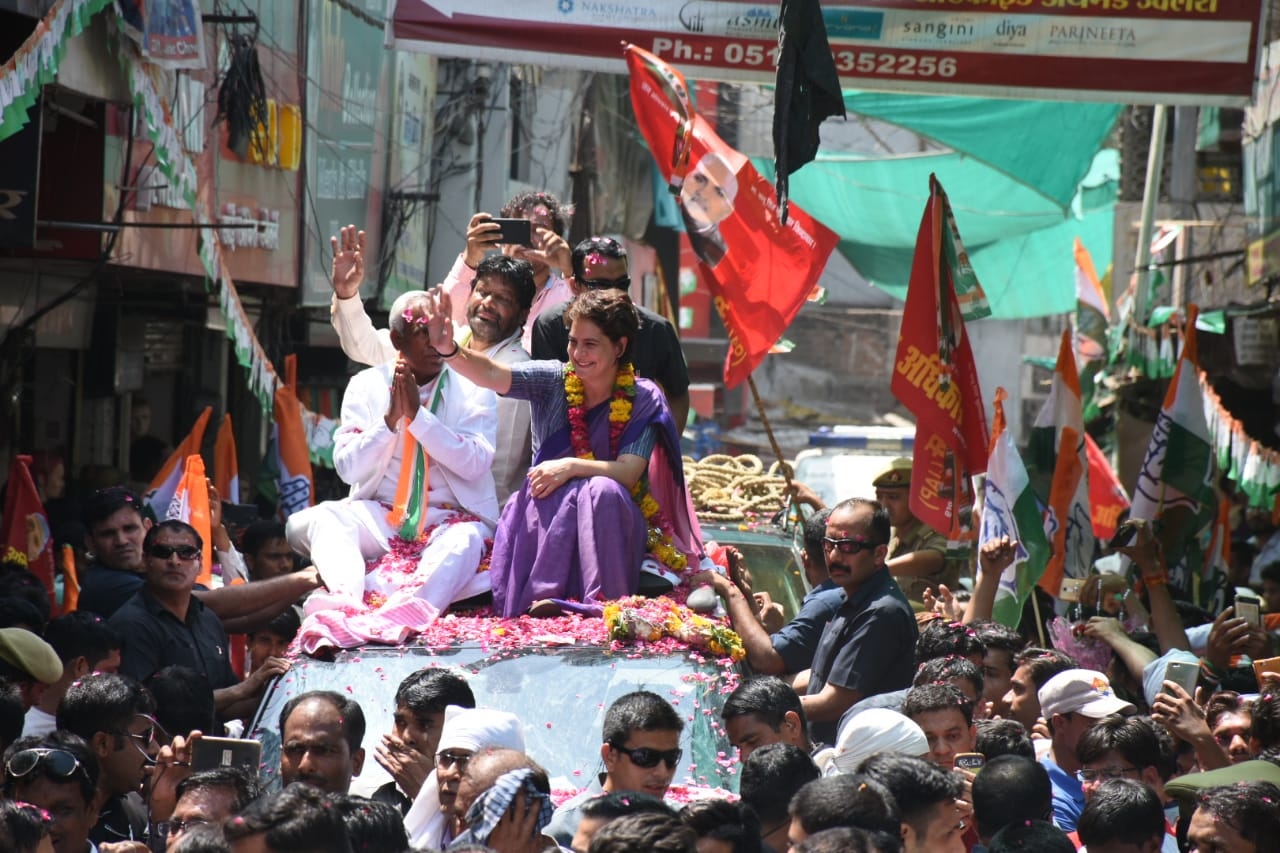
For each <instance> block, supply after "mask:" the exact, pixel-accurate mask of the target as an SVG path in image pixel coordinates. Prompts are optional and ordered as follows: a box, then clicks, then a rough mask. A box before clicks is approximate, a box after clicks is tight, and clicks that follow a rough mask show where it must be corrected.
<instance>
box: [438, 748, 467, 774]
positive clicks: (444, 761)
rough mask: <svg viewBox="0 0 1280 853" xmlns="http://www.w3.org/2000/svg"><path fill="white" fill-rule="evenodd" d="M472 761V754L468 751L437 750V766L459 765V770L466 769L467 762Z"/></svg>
mask: <svg viewBox="0 0 1280 853" xmlns="http://www.w3.org/2000/svg"><path fill="white" fill-rule="evenodd" d="M470 761H471V754H470V753H467V752H437V753H436V766H437V767H452V766H454V765H457V767H458V770H460V771H461V770H466V769H467V764H468V763H469V762H470Z"/></svg>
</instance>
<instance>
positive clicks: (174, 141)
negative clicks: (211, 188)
mask: <svg viewBox="0 0 1280 853" xmlns="http://www.w3.org/2000/svg"><path fill="white" fill-rule="evenodd" d="M117 45H118V53H119V56H120V62H121V64H122V65H123V66H124V72H125V77H126V79H127V80H128V83H129V88H130V91H131V92H132V93H133V100H134V104H135V105H136V107H137V109H138V112H139V114H140V115H141V117H142V121H143V125H144V127H145V128H146V134H147V138H148V139H150V140H151V143H152V145H153V146H154V147H155V156H156V162H157V164H158V166H159V169H160V172H161V174H163V175H164V176H165V178H166V179H168V180H169V181H170V183H171V184H172V185H173V186H174V187H176V188H177V189H178V190H179V191H180V192H181V194H182V197H183V198H184V199H186V201H187V203H188V204H189V205H191V209H192V211H193V212H195V214H196V215H197V216H198V217H199V219H200V220H202V221H205V222H212V221H213V220H214V218H215V217H214V216H213V212H212V210H211V209H210V204H209V198H208V193H207V192H202V191H201V190H205V189H207V188H203V187H199V186H198V185H197V181H196V170H195V166H194V164H193V163H192V162H191V158H190V157H189V156H187V152H186V150H185V149H184V148H183V146H182V141H181V139H180V138H179V135H178V132H177V129H176V128H175V127H174V126H173V118H172V113H171V112H170V110H169V108H168V106H167V104H166V102H165V100H164V97H163V96H162V95H161V94H160V90H161V87H160V85H158V81H157V80H156V79H155V76H156V75H158V74H164V73H165V72H163V71H161V70H160V69H158V68H157V67H155V66H153V65H151V64H150V63H148V62H146V60H144V59H143V58H142V57H141V56H140V55H139V54H138V52H137V48H136V47H135V46H134V45H133V44H132V43H130V42H128V40H126V39H118V40H117ZM198 243H199V246H198V250H197V251H198V252H199V255H200V263H201V265H202V266H203V267H204V270H205V286H206V288H211V287H212V284H213V282H217V284H218V291H219V292H218V307H219V308H220V309H221V311H222V315H223V317H224V318H225V320H226V323H227V339H228V340H229V341H230V342H231V345H232V348H233V349H234V351H235V354H236V361H237V362H238V363H239V364H240V366H241V367H243V368H244V369H245V371H246V373H247V374H248V375H247V381H248V384H249V390H250V391H252V392H253V394H254V395H255V396H256V397H257V398H258V402H259V403H260V404H261V405H262V410H263V412H264V413H267V414H269V413H270V412H271V406H272V401H273V399H274V396H275V390H276V386H277V385H278V384H280V381H281V380H280V376H279V375H278V374H277V373H276V371H275V368H274V367H273V366H272V364H271V359H270V358H269V357H268V356H267V353H266V351H265V350H263V348H262V344H261V343H259V341H258V337H257V335H255V334H254V332H253V325H252V324H251V323H250V322H249V316H248V314H247V313H246V312H245V310H244V304H243V303H242V302H241V301H240V293H239V291H238V290H237V289H236V285H235V281H234V280H233V279H232V278H231V274H230V272H229V270H228V267H227V263H226V258H225V257H224V256H223V247H222V242H221V240H220V239H219V236H218V231H217V229H216V228H212V227H207V228H202V229H200V239H199V241H198ZM302 419H303V424H304V426H305V429H306V434H307V446H308V452H309V455H310V456H311V462H312V464H315V465H325V466H327V467H330V468H332V467H333V434H334V432H336V430H337V428H338V422H337V421H335V420H334V419H333V418H327V417H324V416H323V415H319V414H317V413H315V412H311V411H308V410H307V409H306V407H303V411H302Z"/></svg>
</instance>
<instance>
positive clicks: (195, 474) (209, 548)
mask: <svg viewBox="0 0 1280 853" xmlns="http://www.w3.org/2000/svg"><path fill="white" fill-rule="evenodd" d="M164 518H166V519H176V520H177V521H185V522H186V523H187V524H190V525H191V526H192V527H194V528H195V529H196V532H197V533H199V534H200V540H201V542H203V544H204V548H203V550H202V551H201V554H200V574H199V575H197V576H196V583H199V584H204V585H205V586H208V585H209V581H210V580H211V579H212V578H213V525H212V519H213V516H212V515H211V514H210V513H209V478H208V477H207V476H205V469H204V457H202V456H201V455H200V454H199V453H193V454H191V455H190V456H188V457H187V458H186V459H185V460H183V464H182V475H181V476H180V477H179V478H178V486H177V488H176V489H174V492H173V498H172V499H171V500H170V501H169V506H168V507H167V508H166V509H165V513H164Z"/></svg>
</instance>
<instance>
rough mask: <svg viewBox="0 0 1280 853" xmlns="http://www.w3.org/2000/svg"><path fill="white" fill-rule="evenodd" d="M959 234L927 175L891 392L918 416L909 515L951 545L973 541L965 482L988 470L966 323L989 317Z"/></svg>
mask: <svg viewBox="0 0 1280 853" xmlns="http://www.w3.org/2000/svg"><path fill="white" fill-rule="evenodd" d="M959 236H960V235H959V232H958V231H957V230H956V226H955V221H954V220H953V219H952V216H951V206H950V204H949V203H948V202H947V194H946V193H945V192H944V191H943V189H942V185H941V184H940V183H938V180H937V178H935V177H934V176H932V175H930V176H929V203H928V204H927V205H926V206H925V210H924V216H923V217H921V219H920V232H919V234H918V235H917V237H916V251H915V256H914V258H913V259H912V261H911V280H910V282H909V283H908V285H907V302H906V306H905V307H904V308H903V311H902V330H901V332H900V333H899V335H898V352H897V355H896V357H895V358H894V366H893V378H892V380H891V381H890V384H889V387H890V389H891V390H892V391H893V395H894V396H895V397H897V398H898V400H899V401H900V402H901V403H902V404H903V405H904V406H906V407H907V408H908V409H910V410H911V412H912V413H913V414H914V415H915V416H916V441H915V453H914V456H913V460H912V466H911V495H910V507H911V512H912V514H913V515H915V517H916V518H918V519H920V521H922V522H924V523H925V524H926V525H928V526H929V527H932V528H933V529H934V530H936V531H938V532H939V533H943V534H945V535H946V536H947V539H948V541H950V542H953V543H956V542H964V541H968V542H972V541H973V540H974V538H976V535H977V532H976V529H975V527H976V525H974V524H972V523H970V524H969V525H967V526H964V527H962V524H961V510H964V509H967V508H968V507H969V506H971V501H972V491H971V489H970V488H969V478H970V477H971V476H972V475H973V474H980V473H982V472H983V471H985V470H986V468H987V453H986V449H987V413H986V411H985V410H984V409H983V406H982V389H981V388H980V387H979V385H978V369H977V367H976V365H975V364H974V361H973V349H972V348H971V347H970V345H969V336H968V333H967V332H966V331H965V327H964V321H965V319H974V318H977V317H985V316H987V315H988V314H990V313H991V312H990V310H989V309H988V308H987V307H986V296H985V295H984V294H983V292H982V286H981V285H980V284H979V283H978V279H977V276H975V275H974V272H973V267H972V266H970V264H969V256H968V255H967V254H966V253H965V251H964V245H963V244H962V243H960V241H959ZM962 308H963V309H964V310H963V311H962Z"/></svg>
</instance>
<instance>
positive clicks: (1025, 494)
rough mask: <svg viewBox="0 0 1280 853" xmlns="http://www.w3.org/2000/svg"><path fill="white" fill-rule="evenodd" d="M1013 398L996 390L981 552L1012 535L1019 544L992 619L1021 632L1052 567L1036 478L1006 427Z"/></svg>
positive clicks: (1011, 537)
mask: <svg viewBox="0 0 1280 853" xmlns="http://www.w3.org/2000/svg"><path fill="white" fill-rule="evenodd" d="M1007 397H1008V394H1007V393H1006V392H1005V390H1004V389H1003V388H997V389H996V399H995V420H994V422H993V426H992V429H991V445H990V451H989V456H988V459H987V482H986V487H985V489H986V490H985V493H984V498H983V502H982V525H981V530H980V532H979V535H978V542H979V548H981V546H982V543H985V542H987V541H988V540H991V539H999V538H1000V537H1001V536H1008V537H1009V538H1010V539H1014V540H1016V541H1017V543H1018V544H1017V548H1016V549H1015V554H1014V558H1013V564H1012V565H1010V566H1009V567H1008V568H1007V569H1005V571H1004V573H1003V574H1002V575H1001V576H1000V588H999V590H998V591H997V592H996V600H995V605H994V607H993V609H992V614H991V615H992V617H993V618H994V619H995V620H996V621H997V622H999V623H1000V624H1002V625H1008V626H1009V627H1010V628H1016V627H1018V622H1019V621H1021V619H1022V607H1023V605H1024V604H1025V603H1026V601H1027V596H1029V595H1030V594H1031V591H1032V590H1033V589H1034V588H1035V586H1036V584H1037V583H1038V582H1039V581H1040V576H1041V575H1042V574H1044V569H1045V565H1046V564H1047V563H1048V562H1049V540H1048V538H1047V537H1046V536H1045V533H1044V522H1043V520H1042V519H1041V515H1040V508H1039V506H1038V505H1037V504H1036V496H1035V494H1034V493H1033V492H1032V491H1031V479H1030V478H1029V477H1028V476H1027V469H1026V466H1024V465H1023V464H1022V457H1021V456H1019V455H1018V448H1017V446H1016V445H1014V443H1013V437H1012V436H1011V435H1009V431H1008V429H1006V427H1005V418H1004V400H1005V399H1006V398H1007Z"/></svg>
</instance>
